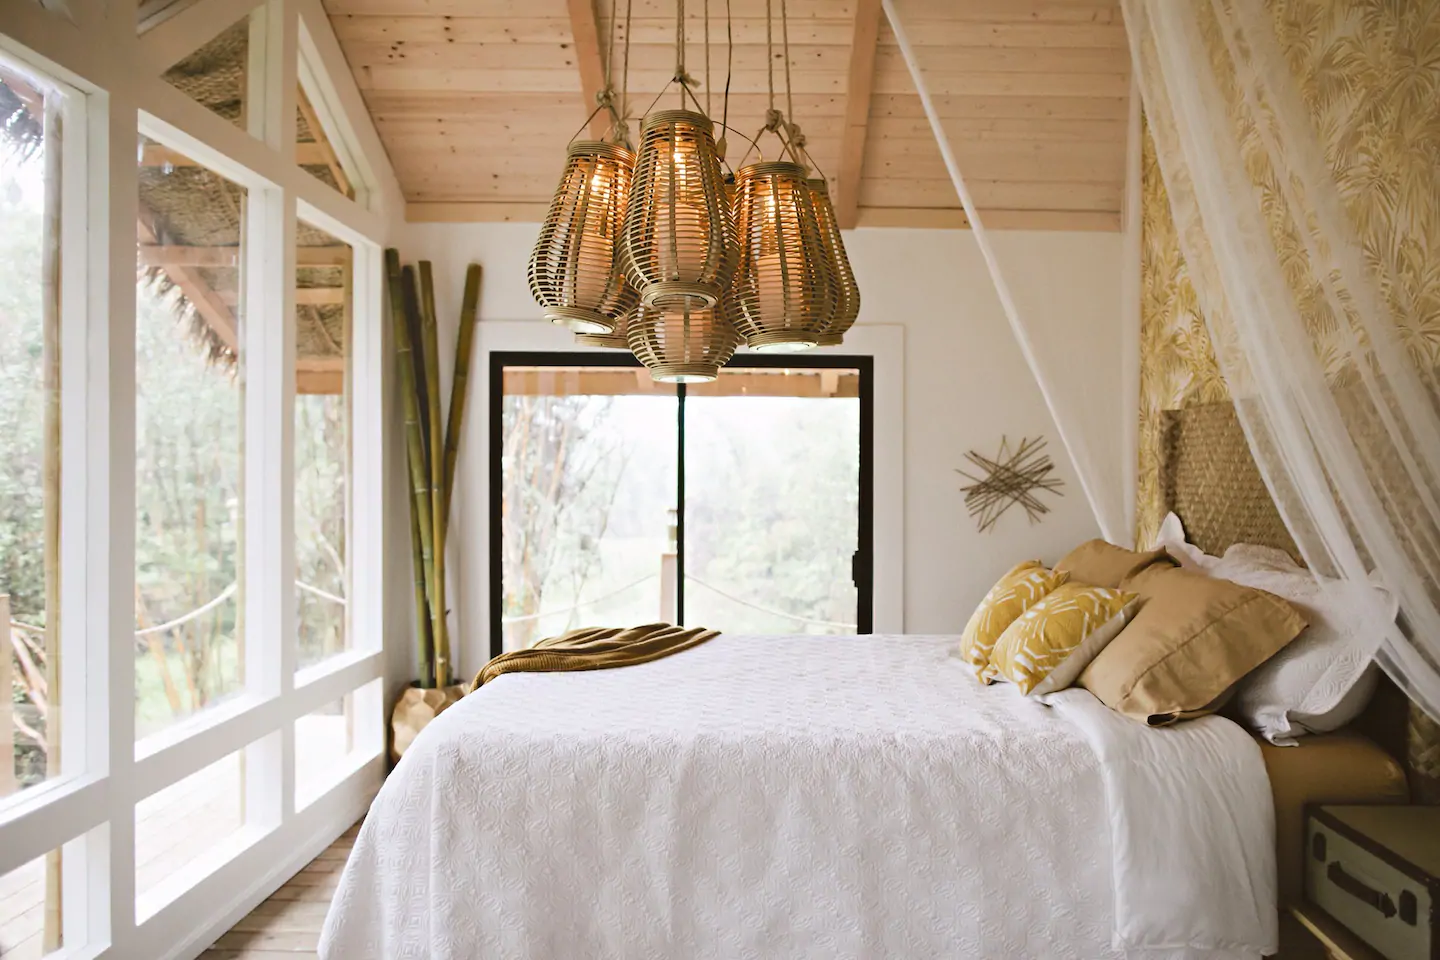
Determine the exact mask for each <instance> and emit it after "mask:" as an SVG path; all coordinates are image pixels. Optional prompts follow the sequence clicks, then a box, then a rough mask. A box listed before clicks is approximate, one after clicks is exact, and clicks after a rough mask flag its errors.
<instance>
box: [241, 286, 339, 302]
mask: <svg viewBox="0 0 1440 960" xmlns="http://www.w3.org/2000/svg"><path fill="white" fill-rule="evenodd" d="M220 299H221V301H222V302H224V303H225V304H226V305H228V306H234V305H235V304H237V303H239V302H240V295H239V294H238V293H233V292H231V291H229V290H226V291H225V292H224V293H221V294H220ZM344 302H345V289H344V288H343V287H296V288H295V305H296V306H298V307H337V306H340V305H341V304H343V303H344Z"/></svg>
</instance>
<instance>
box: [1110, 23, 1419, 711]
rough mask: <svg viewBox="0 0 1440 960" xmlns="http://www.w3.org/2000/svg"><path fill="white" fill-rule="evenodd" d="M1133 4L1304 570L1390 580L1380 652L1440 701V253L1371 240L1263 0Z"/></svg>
mask: <svg viewBox="0 0 1440 960" xmlns="http://www.w3.org/2000/svg"><path fill="white" fill-rule="evenodd" d="M1122 3H1123V6H1124V11H1125V21H1126V26H1127V31H1128V34H1129V38H1130V45H1131V51H1132V54H1133V57H1134V62H1135V69H1136V73H1137V76H1138V79H1139V85H1140V89H1141V93H1142V95H1143V99H1144V107H1145V115H1146V121H1147V123H1148V125H1149V129H1150V132H1151V134H1152V136H1153V137H1154V140H1155V147H1156V153H1157V156H1158V158H1159V162H1160V168H1161V171H1162V173H1163V175H1164V178H1165V185H1166V189H1167V192H1168V193H1169V197H1170V204H1171V208H1172V213H1173V215H1174V220H1175V225H1176V228H1177V230H1178V232H1179V237H1180V247H1181V251H1182V253H1183V254H1184V257H1185V261H1186V265H1187V267H1188V269H1189V274H1190V279H1191V282H1192V283H1193V285H1194V287H1195V292H1196V295H1197V297H1198V299H1199V302H1200V306H1201V310H1202V311H1203V313H1204V315H1205V320H1206V324H1207V326H1208V327H1209V330H1210V335H1211V339H1212V341H1213V343H1214V346H1215V352H1216V355H1217V359H1218V361H1219V363H1220V367H1221V370H1222V371H1223V373H1224V375H1225V379H1226V382H1227V384H1228V385H1229V387H1230V391H1231V394H1232V396H1233V397H1234V399H1235V404H1236V408H1237V410H1238V412H1239V414H1240V419H1241V422H1242V423H1243V424H1244V427H1245V430H1246V433H1247V434H1248V436H1249V439H1250V445H1251V449H1252V451H1253V452H1254V454H1255V459H1256V462H1257V463H1258V464H1259V466H1260V469H1261V472H1262V473H1263V474H1264V476H1265V479H1266V481H1267V483H1268V484H1269V486H1270V490H1271V492H1272V493H1273V494H1274V496H1275V500H1276V503H1277V505H1278V506H1279V508H1280V511H1281V513H1282V515H1283V516H1284V518H1285V522H1286V524H1287V526H1288V527H1289V528H1290V531H1291V532H1292V533H1293V535H1294V537H1295V541H1296V543H1297V544H1298V545H1299V547H1300V549H1301V551H1302V553H1303V554H1304V557H1305V560H1306V562H1307V564H1308V565H1309V566H1310V567H1311V569H1312V570H1314V571H1315V572H1316V573H1318V574H1321V575H1325V576H1331V577H1341V578H1346V579H1352V580H1362V579H1366V578H1371V577H1374V578H1376V579H1378V580H1381V581H1383V582H1384V583H1385V584H1386V585H1387V586H1389V587H1390V589H1391V590H1393V591H1394V592H1395V594H1396V595H1397V597H1398V599H1399V602H1400V617H1399V619H1398V621H1397V623H1395V624H1391V625H1377V641H1378V647H1377V651H1376V658H1377V660H1378V661H1379V663H1380V664H1381V665H1382V666H1383V667H1384V669H1385V671H1386V672H1387V673H1388V674H1389V675H1390V676H1391V677H1392V678H1393V679H1394V680H1395V681H1396V682H1397V683H1398V684H1399V685H1400V687H1401V688H1402V689H1404V690H1405V691H1406V693H1407V694H1408V695H1409V696H1410V697H1411V699H1412V700H1414V701H1416V702H1417V703H1419V704H1420V705H1421V706H1422V707H1423V708H1424V709H1425V710H1426V711H1427V712H1428V713H1429V714H1430V715H1431V716H1432V717H1437V718H1440V412H1437V411H1440V390H1437V380H1436V352H1435V351H1436V346H1435V344H1434V342H1433V339H1434V338H1432V337H1428V336H1427V335H1426V333H1425V330H1424V328H1425V326H1426V325H1427V323H1428V324H1430V325H1433V324H1435V321H1436V318H1435V317H1434V316H1429V317H1426V316H1422V315H1420V314H1421V313H1423V312H1424V309H1425V308H1423V307H1422V306H1421V305H1422V304H1423V303H1426V302H1428V301H1427V300H1426V299H1425V298H1424V297H1422V296H1420V293H1421V291H1419V290H1418V289H1417V285H1423V284H1426V283H1432V284H1433V283H1434V282H1436V281H1435V279H1434V276H1433V271H1431V270H1429V268H1425V269H1422V270H1420V271H1418V272H1417V271H1416V270H1415V269H1414V268H1413V267H1414V264H1413V257H1409V256H1407V252H1406V250H1404V249H1403V244H1402V243H1401V242H1400V240H1399V238H1400V236H1401V235H1402V234H1403V233H1404V231H1405V229H1406V225H1405V224H1403V223H1394V224H1391V225H1389V232H1388V233H1385V232H1384V231H1382V233H1384V236H1383V238H1382V239H1381V240H1380V241H1379V242H1377V241H1376V240H1375V239H1374V238H1375V236H1376V232H1375V231H1374V230H1373V229H1372V230H1370V232H1369V233H1368V234H1367V236H1369V237H1370V238H1371V241H1370V243H1369V244H1368V245H1366V244H1362V242H1361V230H1360V229H1359V227H1358V226H1357V223H1356V222H1355V220H1354V206H1355V205H1354V204H1353V203H1352V205H1351V206H1350V207H1347V204H1346V202H1345V200H1346V198H1342V194H1341V191H1340V189H1339V186H1338V184H1337V182H1336V178H1335V174H1334V172H1333V171H1332V168H1331V166H1330V163H1329V161H1328V160H1327V156H1326V153H1325V149H1324V146H1323V144H1322V142H1321V140H1320V138H1319V136H1318V134H1317V131H1316V128H1315V124H1314V121H1313V119H1312V114H1311V111H1310V110H1309V109H1308V108H1307V105H1306V103H1305V102H1304V101H1303V100H1302V97H1301V90H1300V86H1299V83H1298V82H1297V80H1296V78H1295V77H1294V76H1293V75H1292V72H1291V66H1290V64H1289V63H1288V62H1287V60H1286V57H1285V55H1284V52H1283V51H1282V49H1281V46H1280V43H1279V41H1278V39H1277V36H1276V28H1275V22H1274V20H1273V18H1272V14H1271V12H1270V11H1269V10H1268V9H1267V6H1266V4H1265V3H1264V2H1263V0H1122ZM1362 82H1363V80H1362ZM1436 95H1437V92H1436V91H1433V90H1432V91H1431V92H1430V94H1429V97H1430V98H1431V99H1427V98H1426V97H1424V96H1421V97H1419V98H1417V101H1416V104H1415V109H1416V110H1418V111H1426V110H1429V111H1433V110H1434V109H1435V107H1434V100H1433V97H1435V96H1436ZM1406 119H1407V118H1405V117H1403V116H1400V117H1397V122H1399V123H1401V124H1403V123H1404V122H1405V121H1406ZM1410 119H1413V118H1410ZM1402 139H1403V138H1402ZM1391 147H1393V144H1392V145H1387V149H1389V148H1391ZM1400 149H1404V148H1403V147H1401V148H1400ZM1431 163H1432V165H1433V157H1432V158H1431ZM1385 182H1386V181H1385V178H1384V176H1383V171H1382V175H1378V176H1377V177H1376V181H1375V185H1374V189H1383V188H1384V185H1385ZM1426 189H1428V190H1429V191H1430V192H1431V196H1430V197H1429V198H1428V199H1427V198H1423V197H1422V198H1418V201H1417V202H1419V203H1420V204H1422V205H1424V204H1426V203H1428V204H1431V205H1433V204H1434V203H1436V202H1437V198H1436V196H1434V194H1435V193H1437V192H1440V186H1437V180H1436V179H1434V178H1432V179H1430V180H1429V183H1428V185H1427V187H1426ZM1349 199H1351V200H1353V199H1354V198H1353V197H1352V198H1349ZM1372 227H1373V225H1372ZM1422 266H1423V265H1422ZM1427 278H1428V279H1427Z"/></svg>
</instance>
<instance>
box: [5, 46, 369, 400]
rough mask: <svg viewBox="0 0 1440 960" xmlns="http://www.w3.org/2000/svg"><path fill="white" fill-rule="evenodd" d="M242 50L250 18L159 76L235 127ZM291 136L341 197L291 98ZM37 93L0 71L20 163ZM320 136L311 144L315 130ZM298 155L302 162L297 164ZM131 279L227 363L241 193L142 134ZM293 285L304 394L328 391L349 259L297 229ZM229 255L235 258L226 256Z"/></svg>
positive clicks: (340, 186) (340, 361) (340, 357)
mask: <svg viewBox="0 0 1440 960" xmlns="http://www.w3.org/2000/svg"><path fill="white" fill-rule="evenodd" d="M248 45H249V29H248V21H247V20H241V21H240V22H238V23H236V24H235V25H234V26H232V27H231V28H229V29H228V30H226V31H225V32H224V33H222V34H220V35H219V36H217V37H215V38H214V39H213V40H212V41H210V42H209V43H207V44H206V45H205V46H204V47H202V48H201V49H199V50H197V51H195V52H194V53H193V54H191V55H190V56H188V57H186V58H185V59H184V60H182V61H180V62H179V63H177V64H175V66H173V67H171V68H170V70H168V71H167V72H166V73H165V75H164V76H165V80H166V81H167V82H169V83H170V84H171V85H173V86H175V87H176V88H178V89H180V90H181V91H183V92H184V93H185V94H187V95H188V96H190V97H192V98H194V99H195V100H196V101H197V102H199V103H200V104H202V105H203V106H205V107H206V108H207V109H209V110H211V111H213V112H215V113H216V114H218V115H219V116H221V117H224V118H225V119H227V120H230V121H231V122H233V123H236V124H239V123H241V122H242V121H243V115H244V95H245V77H244V68H245V62H246V56H247V47H248ZM300 100H301V105H300V107H299V109H297V111H296V118H295V119H296V137H297V140H298V141H299V143H301V144H308V145H310V146H311V149H310V150H309V151H305V153H307V154H309V155H311V156H315V157H323V158H328V160H329V162H328V163H305V164H303V165H302V166H303V168H304V169H305V170H306V171H308V172H309V173H310V174H312V175H313V176H315V177H316V178H317V179H319V180H321V181H323V182H324V183H326V184H327V185H329V186H330V187H332V188H334V189H336V190H341V191H342V192H345V193H347V194H348V193H349V192H350V191H349V184H348V183H347V182H345V175H344V171H343V170H341V169H340V167H339V164H338V162H337V161H335V157H334V154H333V152H331V151H329V150H328V149H320V148H322V147H328V145H326V144H324V142H323V137H324V133H323V131H319V130H318V129H317V127H318V125H317V124H315V123H312V122H307V118H310V117H313V116H314V114H313V113H312V112H311V111H310V109H309V105H308V103H306V102H305V100H304V95H303V92H302V93H301V95H300ZM40 103H41V98H40V95H39V94H38V93H37V92H36V91H35V90H33V89H31V88H30V87H29V86H28V85H27V84H26V83H25V81H24V79H23V78H21V77H16V76H12V75H11V74H9V73H7V72H4V71H0V139H3V140H4V141H6V142H8V143H9V144H10V145H11V149H12V151H13V152H17V153H19V154H20V155H21V156H26V155H28V154H32V153H34V151H36V150H38V149H39V148H40V147H41V145H42V142H43V127H42V118H40V117H39V116H37V114H38V112H39V109H40V106H39V104H40ZM317 132H318V133H319V139H317V136H316V133H317ZM302 159H304V157H303V156H302ZM139 192H140V198H139V199H140V221H139V224H138V225H137V227H138V229H137V233H138V241H139V244H140V247H141V249H140V264H141V266H140V269H139V282H141V283H143V284H148V285H150V286H151V288H152V289H153V290H155V291H156V292H157V293H159V294H160V295H161V296H163V297H165V298H166V300H167V302H168V303H169V304H171V305H172V307H173V309H174V310H175V313H176V316H177V318H178V319H179V320H180V321H181V322H183V323H185V324H187V325H188V327H189V329H190V331H191V333H192V334H193V335H194V337H195V338H196V340H197V341H198V342H199V343H200V345H201V348H202V349H203V350H204V351H205V352H206V354H207V355H208V356H209V357H210V359H211V361H212V362H215V363H219V364H224V365H232V366H233V365H234V363H235V359H236V344H237V343H238V340H239V332H240V326H241V324H242V323H243V322H244V320H243V316H241V313H242V311H240V310H239V308H238V305H239V303H240V299H241V298H240V294H241V290H240V270H239V267H238V265H237V264H238V256H239V253H240V246H241V241H242V236H243V225H244V220H245V191H244V189H243V188H242V187H240V186H238V185H237V184H234V183H231V182H230V181H228V180H226V179H225V178H224V177H221V176H220V175H219V174H216V173H214V172H213V171H211V170H209V169H207V168H205V167H202V166H199V165H197V164H195V163H194V162H192V161H191V160H189V158H187V157H184V156H183V155H181V154H179V153H177V152H175V151H172V150H169V149H167V148H165V147H163V146H162V145H160V144H158V143H156V142H155V141H153V140H150V139H148V138H146V137H141V138H140V169H139ZM296 243H297V246H298V247H299V248H300V251H299V252H300V256H299V264H298V265H297V267H296V271H295V272H296V277H295V284H296V287H297V289H298V290H299V291H311V293H309V294H308V295H306V294H304V293H297V299H299V300H300V301H302V302H300V303H298V304H297V306H296V308H295V313H296V321H297V329H296V354H297V360H298V366H299V368H300V370H301V371H302V372H303V373H304V374H305V375H306V376H305V377H304V378H302V380H301V382H300V389H301V390H302V391H303V392H335V391H337V390H339V389H340V378H339V373H340V371H342V370H343V365H344V356H345V337H346V316H345V306H344V302H343V301H344V298H345V297H346V295H347V294H346V291H345V288H346V285H347V277H346V272H347V267H346V266H344V265H343V264H348V263H349V255H350V251H349V249H348V248H347V247H345V246H344V245H342V244H340V242H339V241H337V240H336V239H335V238H334V237H331V236H330V235H329V234H327V233H325V232H323V231H321V230H317V229H315V228H314V227H311V226H308V225H307V224H304V223H301V224H299V226H298V229H297V236H296ZM227 251H233V254H232V253H228V252H227Z"/></svg>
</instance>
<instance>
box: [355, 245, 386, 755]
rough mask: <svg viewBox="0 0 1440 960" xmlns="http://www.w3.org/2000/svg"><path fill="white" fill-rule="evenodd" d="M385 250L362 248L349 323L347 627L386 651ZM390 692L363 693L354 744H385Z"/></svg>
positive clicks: (365, 645) (361, 641) (359, 641)
mask: <svg viewBox="0 0 1440 960" xmlns="http://www.w3.org/2000/svg"><path fill="white" fill-rule="evenodd" d="M383 275H384V264H383V260H382V254H381V251H380V248H379V247H377V246H374V245H373V244H357V245H356V246H355V256H354V276H355V284H354V294H353V297H352V302H353V310H354V315H353V317H352V319H351V323H350V337H351V351H350V360H349V363H350V369H349V370H348V371H347V372H346V376H345V382H346V384H347V385H349V387H350V391H351V403H350V436H351V438H352V440H351V450H352V453H351V463H350V476H351V508H350V511H349V513H350V530H349V535H350V555H349V562H350V607H349V609H348V611H347V617H348V623H347V629H348V630H349V636H350V637H351V645H352V647H353V649H355V650H357V651H361V650H367V651H380V650H382V649H383V648H384V642H385V640H384V624H385V516H386V511H385V509H384V503H385V423H386V419H387V418H386V415H385V402H384V401H385V390H384V387H385V382H386V372H387V364H386V363H385V349H384V345H385V337H384V331H385V326H384V320H385V317H384V312H383V309H382V307H381V303H382V290H381V285H382V277H383ZM383 701H384V691H383V690H382V689H380V688H379V687H378V686H377V687H374V688H371V687H366V688H364V689H362V690H360V691H357V692H356V696H355V702H354V704H353V710H354V717H355V725H356V728H355V742H356V744H357V745H364V746H366V747H372V746H374V747H378V748H379V749H384V746H385V706H384V702H383Z"/></svg>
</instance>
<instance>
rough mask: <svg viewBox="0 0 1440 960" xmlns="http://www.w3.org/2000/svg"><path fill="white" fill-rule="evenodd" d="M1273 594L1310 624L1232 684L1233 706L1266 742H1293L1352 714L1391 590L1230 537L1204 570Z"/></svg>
mask: <svg viewBox="0 0 1440 960" xmlns="http://www.w3.org/2000/svg"><path fill="white" fill-rule="evenodd" d="M1206 573H1208V575H1209V576H1212V577H1218V578H1221V579H1224V580H1230V581H1232V582H1234V583H1238V584H1240V585H1242V586H1246V587H1254V588H1256V589H1259V590H1265V591H1267V592H1269V593H1273V594H1275V595H1276V596H1277V597H1281V598H1283V599H1285V600H1287V601H1289V602H1290V603H1292V604H1294V605H1295V607H1296V609H1298V610H1299V611H1300V613H1301V614H1302V615H1303V616H1304V617H1305V619H1306V620H1307V621H1308V622H1309V624H1310V625H1309V626H1308V627H1307V628H1306V629H1305V630H1304V632H1302V633H1301V634H1300V636H1298V637H1296V638H1295V639H1294V640H1293V641H1291V642H1290V643H1289V644H1288V645H1286V646H1285V647H1284V648H1283V649H1282V650H1281V651H1280V652H1279V653H1277V654H1275V656H1273V657H1271V658H1270V659H1269V660H1267V661H1265V662H1264V663H1262V664H1261V665H1260V666H1259V667H1257V668H1255V669H1254V670H1253V671H1251V672H1250V674H1249V676H1247V677H1245V679H1244V680H1241V681H1240V683H1239V684H1238V685H1237V688H1236V693H1235V699H1234V700H1233V701H1232V703H1231V712H1233V713H1234V714H1235V715H1236V716H1237V717H1238V718H1239V719H1240V720H1241V721H1242V722H1244V723H1246V724H1247V725H1249V726H1250V727H1252V728H1253V729H1254V730H1256V731H1257V732H1258V733H1260V734H1261V735H1262V736H1264V737H1265V739H1267V740H1269V741H1270V742H1271V743H1275V744H1284V745H1293V744H1294V743H1295V738H1296V737H1299V736H1303V735H1305V734H1307V733H1328V732H1329V731H1331V730H1335V729H1338V728H1339V727H1342V726H1344V725H1345V724H1347V723H1349V722H1350V721H1351V720H1354V719H1355V717H1357V716H1358V715H1359V714H1360V712H1361V711H1362V710H1364V709H1365V705H1366V703H1368V702H1369V700H1370V695H1371V694H1372V693H1373V692H1374V690H1375V683H1376V680H1377V673H1376V671H1377V668H1376V666H1375V664H1374V662H1373V661H1374V656H1375V651H1376V649H1377V648H1378V647H1379V645H1380V641H1381V639H1382V637H1383V635H1384V632H1385V629H1386V627H1387V625H1388V624H1389V623H1390V622H1393V621H1394V619H1395V614H1396V612H1397V610H1398V604H1397V603H1396V601H1395V599H1394V597H1392V596H1391V594H1390V592H1389V591H1388V590H1386V589H1385V588H1383V587H1380V586H1378V585H1375V584H1371V583H1355V582H1353V581H1346V580H1330V579H1327V578H1317V577H1316V576H1315V575H1314V574H1312V573H1311V572H1310V571H1308V570H1306V569H1304V568H1303V567H1300V566H1298V565H1297V564H1296V563H1295V562H1294V561H1293V560H1291V559H1290V557H1289V556H1288V555H1287V554H1286V553H1285V552H1284V551H1283V550H1275V549H1272V548H1270V547H1261V546H1256V545H1254V544H1236V545H1235V546H1233V547H1231V548H1230V549H1229V550H1227V551H1225V556H1224V557H1223V558H1222V559H1220V560H1219V561H1218V562H1217V563H1214V564H1212V565H1210V567H1209V568H1208V569H1207V570H1206Z"/></svg>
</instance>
